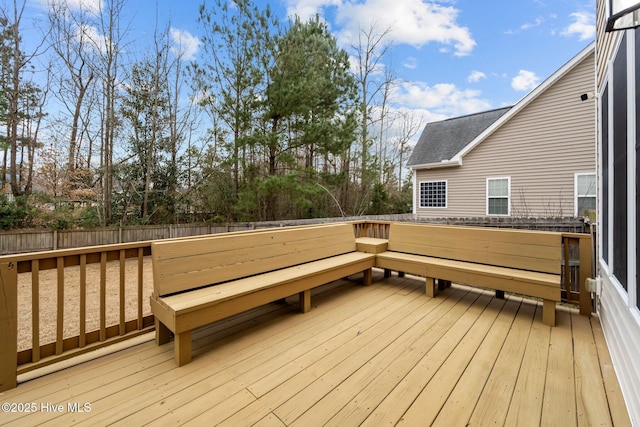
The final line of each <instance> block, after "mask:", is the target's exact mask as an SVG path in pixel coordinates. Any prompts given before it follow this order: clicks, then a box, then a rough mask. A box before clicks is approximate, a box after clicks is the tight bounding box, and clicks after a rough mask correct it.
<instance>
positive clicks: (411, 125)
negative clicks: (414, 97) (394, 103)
mask: <svg viewBox="0 0 640 427" xmlns="http://www.w3.org/2000/svg"><path fill="white" fill-rule="evenodd" d="M398 121H399V131H398V132H399V133H398V139H397V141H396V144H395V145H396V150H397V156H398V191H402V168H403V164H404V158H405V154H408V152H409V148H410V147H409V142H410V141H411V140H412V139H413V137H414V136H415V135H416V134H417V133H418V132H420V129H422V128H423V126H424V123H423V120H422V118H420V117H419V116H418V114H416V112H415V111H413V110H403V111H400V112H399V117H398Z"/></svg>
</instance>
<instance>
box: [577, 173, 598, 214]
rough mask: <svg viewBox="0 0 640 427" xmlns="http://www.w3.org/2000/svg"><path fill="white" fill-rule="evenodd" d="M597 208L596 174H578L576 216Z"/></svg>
mask: <svg viewBox="0 0 640 427" xmlns="http://www.w3.org/2000/svg"><path fill="white" fill-rule="evenodd" d="M595 210H596V174H595V173H582V174H581V173H579V174H576V216H587V214H588V211H595Z"/></svg>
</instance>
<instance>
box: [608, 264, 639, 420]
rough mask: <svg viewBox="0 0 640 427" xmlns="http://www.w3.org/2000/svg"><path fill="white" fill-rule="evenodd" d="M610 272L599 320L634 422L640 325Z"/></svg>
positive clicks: (637, 416)
mask: <svg viewBox="0 0 640 427" xmlns="http://www.w3.org/2000/svg"><path fill="white" fill-rule="evenodd" d="M616 286H617V285H615V284H614V283H613V282H612V281H611V280H610V279H609V278H608V276H607V275H605V274H603V275H602V292H601V293H600V310H599V315H600V323H601V324H602V330H603V332H604V336H605V339H606V341H607V346H608V347H609V352H610V353H611V360H612V362H613V367H614V369H615V371H616V375H617V377H618V381H619V382H620V388H621V389H622V394H623V395H624V400H625V403H626V404H627V410H628V411H629V416H630V417H631V420H633V422H634V425H637V422H638V421H640V370H639V369H638V368H637V366H638V359H637V355H638V354H640V328H639V327H638V314H637V313H636V314H634V313H633V312H634V311H637V308H635V307H633V308H629V306H628V304H627V301H626V298H627V295H626V293H625V292H624V291H619V290H618V289H617V287H616Z"/></svg>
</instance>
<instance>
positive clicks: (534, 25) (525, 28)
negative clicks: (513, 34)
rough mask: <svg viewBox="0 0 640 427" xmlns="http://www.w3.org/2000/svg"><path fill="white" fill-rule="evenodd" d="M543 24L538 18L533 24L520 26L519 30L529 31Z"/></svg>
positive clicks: (542, 20) (528, 23)
mask: <svg viewBox="0 0 640 427" xmlns="http://www.w3.org/2000/svg"><path fill="white" fill-rule="evenodd" d="M543 22H544V19H542V18H540V17H538V18H536V19H534V20H533V22H527V23H525V24H522V25H521V26H520V29H521V30H529V29H531V28H534V27H539V26H540V25H542V23H543Z"/></svg>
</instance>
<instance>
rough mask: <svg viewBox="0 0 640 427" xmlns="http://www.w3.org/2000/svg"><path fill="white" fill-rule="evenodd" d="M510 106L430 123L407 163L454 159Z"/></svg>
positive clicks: (427, 163)
mask: <svg viewBox="0 0 640 427" xmlns="http://www.w3.org/2000/svg"><path fill="white" fill-rule="evenodd" d="M510 109H511V107H506V108H499V109H495V110H490V111H484V112H482V113H475V114H469V115H467V116H462V117H454V118H452V119H446V120H442V121H439V122H431V123H427V125H426V126H425V127H424V130H423V131H422V135H420V139H419V140H418V143H417V144H416V146H415V148H414V149H413V152H412V153H411V156H410V157H409V160H408V161H407V165H408V166H409V167H411V166H417V165H437V164H441V163H442V162H446V161H448V160H451V159H452V158H453V157H454V156H455V155H456V154H457V153H459V152H460V151H461V150H462V149H464V147H466V146H467V145H469V143H471V141H473V140H474V139H475V138H476V137H477V136H478V135H480V134H481V133H482V131H484V130H485V129H487V128H488V127H489V126H490V125H491V124H493V123H494V122H495V121H496V120H498V119H499V118H500V117H502V116H503V115H504V114H505V113H506V112H507V111H509V110H510Z"/></svg>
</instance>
